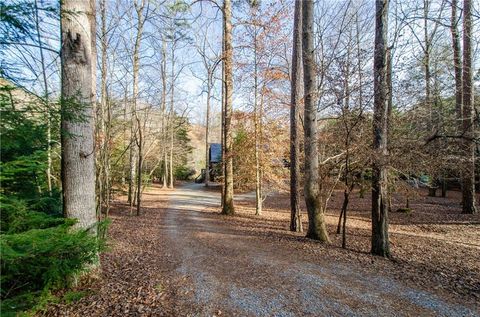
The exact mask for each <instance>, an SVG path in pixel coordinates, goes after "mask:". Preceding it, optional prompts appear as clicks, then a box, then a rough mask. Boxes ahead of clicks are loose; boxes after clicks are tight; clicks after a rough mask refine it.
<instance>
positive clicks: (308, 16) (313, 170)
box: [302, 1, 330, 242]
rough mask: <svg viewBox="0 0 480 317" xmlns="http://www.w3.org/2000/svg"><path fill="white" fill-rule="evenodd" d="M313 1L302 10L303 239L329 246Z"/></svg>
mask: <svg viewBox="0 0 480 317" xmlns="http://www.w3.org/2000/svg"><path fill="white" fill-rule="evenodd" d="M313 10H314V9H313V1H304V2H303V7H302V57H303V84H304V91H305V98H304V99H305V109H304V118H305V119H304V121H305V123H304V125H305V131H304V133H305V141H304V142H305V202H306V205H307V212H308V231H307V237H308V238H311V239H315V240H320V241H324V242H329V241H330V240H329V238H328V232H327V228H326V224H325V215H324V208H323V207H322V204H321V202H320V184H319V154H318V137H317V133H318V126H317V106H316V94H317V92H316V80H315V56H314V51H313V50H314V45H313V30H314V29H313Z"/></svg>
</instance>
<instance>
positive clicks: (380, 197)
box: [371, 0, 390, 257]
mask: <svg viewBox="0 0 480 317" xmlns="http://www.w3.org/2000/svg"><path fill="white" fill-rule="evenodd" d="M388 4H389V1H388V0H376V14H375V53H374V54H375V55H374V70H373V72H374V114H373V150H374V152H375V155H374V160H373V165H372V249H371V252H372V253H373V254H375V255H380V256H384V257H389V256H390V247H389V241H388V206H387V204H388V192H387V191H388V187H387V184H388V181H387V162H386V161H387V156H388V150H387V137H388V105H387V103H388V96H387V93H388V83H387V53H388V49H387V33H388V20H387V17H388Z"/></svg>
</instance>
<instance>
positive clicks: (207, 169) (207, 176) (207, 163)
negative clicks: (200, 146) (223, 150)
mask: <svg viewBox="0 0 480 317" xmlns="http://www.w3.org/2000/svg"><path fill="white" fill-rule="evenodd" d="M207 76H208V78H207V113H206V117H207V118H206V123H205V186H206V187H208V183H209V182H210V161H209V151H208V140H209V135H208V132H209V131H208V129H209V127H210V98H211V93H212V92H211V82H212V77H213V74H211V71H210V70H208V75H207Z"/></svg>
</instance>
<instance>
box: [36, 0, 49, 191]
mask: <svg viewBox="0 0 480 317" xmlns="http://www.w3.org/2000/svg"><path fill="white" fill-rule="evenodd" d="M34 5H35V28H36V31H37V41H38V48H39V51H40V64H41V67H42V79H43V89H44V101H45V106H46V114H47V118H46V120H47V170H46V174H47V186H48V194H49V195H50V196H52V123H51V120H50V101H49V100H50V98H49V97H50V96H49V93H48V83H47V72H46V69H45V57H44V55H43V42H42V38H41V36H40V34H41V30H40V20H39V17H38V10H39V9H38V0H35V2H34Z"/></svg>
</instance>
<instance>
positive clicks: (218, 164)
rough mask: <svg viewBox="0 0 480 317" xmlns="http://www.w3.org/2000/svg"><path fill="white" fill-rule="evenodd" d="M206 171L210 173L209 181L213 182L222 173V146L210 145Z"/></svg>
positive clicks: (217, 144) (218, 144)
mask: <svg viewBox="0 0 480 317" xmlns="http://www.w3.org/2000/svg"><path fill="white" fill-rule="evenodd" d="M208 162H209V165H208V169H209V171H210V180H212V181H215V180H216V179H217V178H218V176H220V175H221V171H222V144H221V143H210V146H209V148H208Z"/></svg>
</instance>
